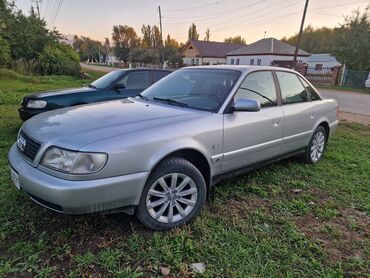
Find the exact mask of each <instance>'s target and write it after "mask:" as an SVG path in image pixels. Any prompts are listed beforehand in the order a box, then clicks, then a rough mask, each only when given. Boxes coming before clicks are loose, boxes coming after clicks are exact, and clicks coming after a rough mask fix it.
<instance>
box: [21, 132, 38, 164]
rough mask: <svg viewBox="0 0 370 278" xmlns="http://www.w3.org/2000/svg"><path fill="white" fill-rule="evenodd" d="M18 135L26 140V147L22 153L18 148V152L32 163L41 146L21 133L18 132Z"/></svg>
mask: <svg viewBox="0 0 370 278" xmlns="http://www.w3.org/2000/svg"><path fill="white" fill-rule="evenodd" d="M20 135H21V136H22V137H23V138H24V139H25V140H26V145H25V147H24V149H23V151H22V150H21V149H20V148H19V146H18V150H19V151H20V152H21V153H23V155H24V156H25V157H27V158H28V159H30V160H31V161H33V160H34V159H35V157H36V155H37V153H38V151H39V149H40V147H41V144H40V143H39V142H37V141H35V140H33V139H32V138H30V137H29V136H27V135H26V134H25V133H24V132H23V131H21V132H20Z"/></svg>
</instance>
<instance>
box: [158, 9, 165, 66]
mask: <svg viewBox="0 0 370 278" xmlns="http://www.w3.org/2000/svg"><path fill="white" fill-rule="evenodd" d="M158 13H159V28H160V31H161V43H160V48H161V50H160V51H161V63H162V68H163V65H164V56H163V36H162V13H161V6H158Z"/></svg>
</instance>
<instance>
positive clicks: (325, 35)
mask: <svg viewBox="0 0 370 278" xmlns="http://www.w3.org/2000/svg"><path fill="white" fill-rule="evenodd" d="M334 37H335V32H334V30H333V29H331V28H327V27H321V28H317V29H314V28H313V27H312V26H311V25H308V26H307V27H306V28H305V29H304V30H303V33H302V37H301V43H300V48H301V49H304V50H305V51H307V52H310V53H331V52H332V51H333V47H334V45H333V42H334ZM297 38H298V35H297V34H296V35H294V36H291V37H290V38H286V37H283V38H282V39H281V40H282V41H285V42H287V43H289V44H290V45H294V46H295V45H296V43H297Z"/></svg>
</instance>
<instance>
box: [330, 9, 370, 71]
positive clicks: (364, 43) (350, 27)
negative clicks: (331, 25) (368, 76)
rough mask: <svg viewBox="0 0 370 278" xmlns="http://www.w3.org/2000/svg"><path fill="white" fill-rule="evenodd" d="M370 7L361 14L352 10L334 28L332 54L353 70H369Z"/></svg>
mask: <svg viewBox="0 0 370 278" xmlns="http://www.w3.org/2000/svg"><path fill="white" fill-rule="evenodd" d="M369 9H370V5H369V6H368V7H367V8H366V9H365V11H364V12H363V13H361V12H360V10H358V9H357V10H354V11H353V12H352V14H351V15H350V16H346V17H345V19H344V24H342V25H341V26H340V27H339V28H335V29H334V30H335V33H336V35H335V42H334V44H335V48H334V51H333V52H334V54H335V55H336V57H337V58H338V60H339V61H341V62H342V63H346V64H347V66H348V67H349V68H350V69H353V70H359V71H364V70H370V20H369Z"/></svg>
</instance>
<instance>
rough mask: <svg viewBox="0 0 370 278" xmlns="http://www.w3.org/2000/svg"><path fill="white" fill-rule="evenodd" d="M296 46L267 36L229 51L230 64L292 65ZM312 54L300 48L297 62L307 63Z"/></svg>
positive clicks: (228, 59)
mask: <svg viewBox="0 0 370 278" xmlns="http://www.w3.org/2000/svg"><path fill="white" fill-rule="evenodd" d="M294 51H295V46H292V45H290V44H288V43H286V42H282V41H280V40H277V39H275V38H265V39H261V40H259V41H256V42H254V43H252V44H249V45H245V46H243V47H240V48H238V49H235V50H233V51H230V52H229V53H227V59H226V60H227V64H228V65H235V64H236V65H239V64H240V65H257V66H273V65H276V66H283V67H291V66H292V62H293V57H294ZM310 55H311V54H310V53H308V52H306V51H304V50H302V49H299V50H298V56H297V62H298V63H300V64H305V63H307V60H308V57H309V56H310Z"/></svg>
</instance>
